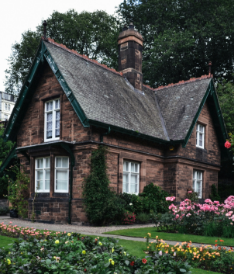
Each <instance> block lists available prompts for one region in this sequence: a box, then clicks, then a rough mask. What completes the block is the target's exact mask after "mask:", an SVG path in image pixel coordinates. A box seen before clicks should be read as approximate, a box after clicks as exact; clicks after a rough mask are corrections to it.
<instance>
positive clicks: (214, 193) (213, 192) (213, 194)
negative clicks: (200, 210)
mask: <svg viewBox="0 0 234 274" xmlns="http://www.w3.org/2000/svg"><path fill="white" fill-rule="evenodd" d="M210 199H211V200H212V201H213V202H214V201H219V202H221V198H220V196H219V194H218V191H217V189H216V186H215V184H213V185H212V186H211V194H210Z"/></svg>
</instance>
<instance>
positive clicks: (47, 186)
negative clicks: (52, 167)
mask: <svg viewBox="0 0 234 274" xmlns="http://www.w3.org/2000/svg"><path fill="white" fill-rule="evenodd" d="M45 190H47V191H48V192H49V191H50V181H49V180H45Z"/></svg>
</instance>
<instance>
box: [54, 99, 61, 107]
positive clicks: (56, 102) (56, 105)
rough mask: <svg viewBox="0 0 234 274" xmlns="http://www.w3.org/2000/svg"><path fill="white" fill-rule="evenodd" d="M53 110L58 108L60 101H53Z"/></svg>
mask: <svg viewBox="0 0 234 274" xmlns="http://www.w3.org/2000/svg"><path fill="white" fill-rule="evenodd" d="M55 108H56V109H58V108H60V101H59V100H56V101H55Z"/></svg>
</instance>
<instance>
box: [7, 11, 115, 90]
mask: <svg viewBox="0 0 234 274" xmlns="http://www.w3.org/2000/svg"><path fill="white" fill-rule="evenodd" d="M42 33H43V25H42V22H41V24H40V25H39V26H38V27H37V30H36V31H35V32H33V31H27V32H25V33H23V34H22V39H21V42H20V43H15V44H14V45H13V46H12V54H11V56H10V57H9V59H8V61H9V65H10V68H9V69H8V70H6V81H5V87H6V91H7V92H9V93H15V94H16V93H18V92H19V90H20V89H21V87H22V84H23V82H24V79H25V77H26V75H27V74H28V72H29V69H30V66H31V64H32V61H33V57H34V55H35V53H36V50H37V48H38V46H39V41H40V37H41V35H42ZM118 34H119V23H118V20H117V19H116V18H115V17H114V16H111V15H108V14H107V13H106V12H104V11H96V12H93V13H90V12H81V13H77V12H76V11H74V10H70V11H68V12H66V13H59V12H56V11H55V12H53V13H52V15H51V16H49V18H48V19H47V36H48V37H50V38H52V39H54V40H55V41H56V42H58V43H62V44H64V45H66V46H67V47H68V48H70V49H74V50H77V51H78V52H79V53H80V54H84V55H87V56H88V57H89V58H93V59H96V60H98V61H99V62H101V63H103V64H106V65H108V66H109V67H113V68H117V43H116V41H117V37H118Z"/></svg>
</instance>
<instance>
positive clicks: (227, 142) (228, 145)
mask: <svg viewBox="0 0 234 274" xmlns="http://www.w3.org/2000/svg"><path fill="white" fill-rule="evenodd" d="M224 146H225V147H226V148H230V147H231V146H232V145H231V143H230V142H229V141H226V142H225V144H224Z"/></svg>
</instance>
